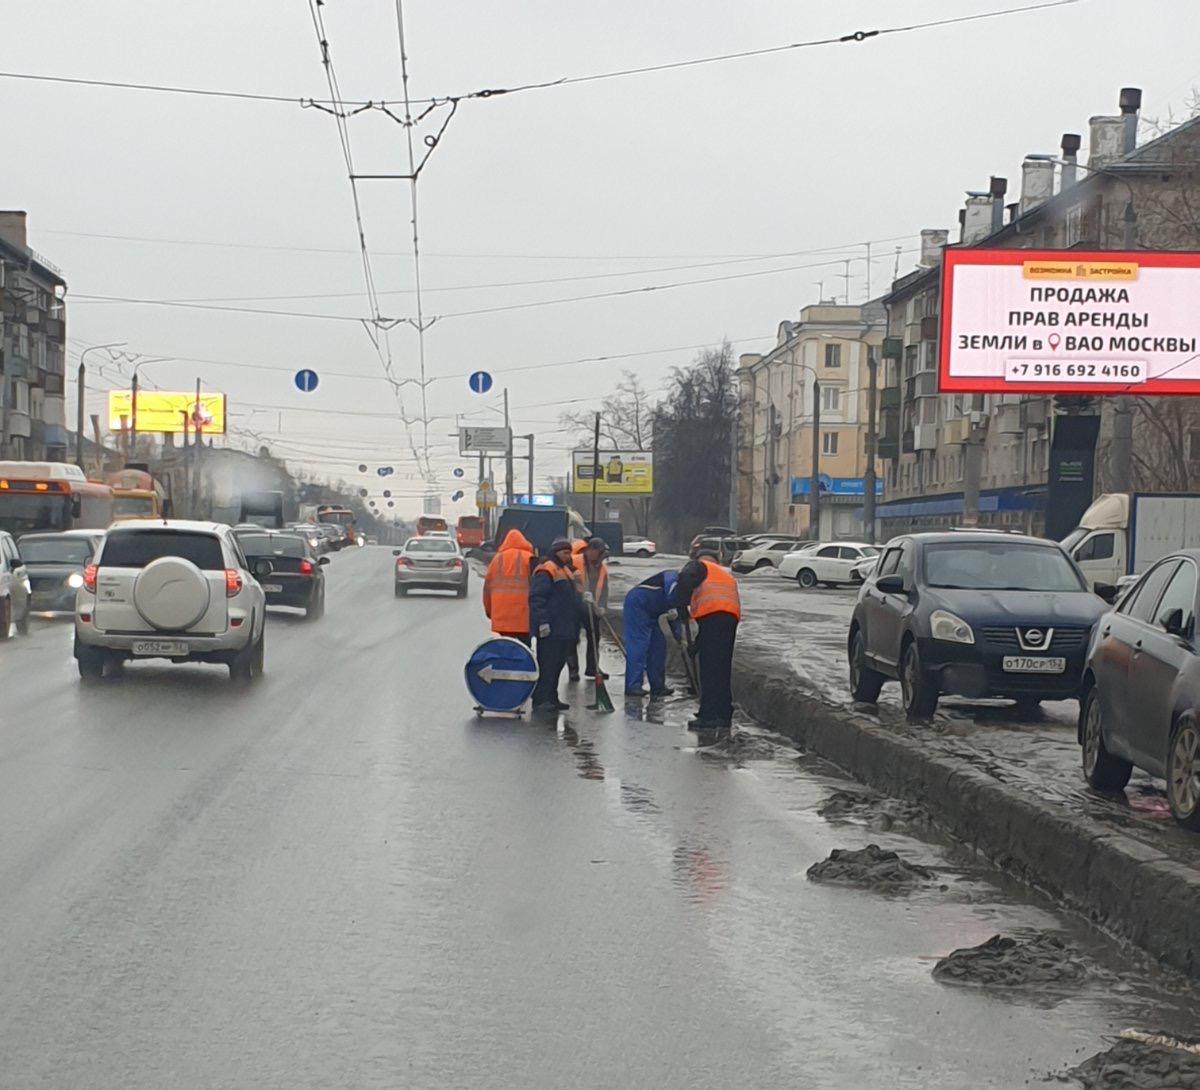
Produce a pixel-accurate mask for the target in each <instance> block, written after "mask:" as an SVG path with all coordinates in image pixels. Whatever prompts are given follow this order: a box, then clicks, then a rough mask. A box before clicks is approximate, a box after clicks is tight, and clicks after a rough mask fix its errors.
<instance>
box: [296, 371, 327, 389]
mask: <svg viewBox="0 0 1200 1090" xmlns="http://www.w3.org/2000/svg"><path fill="white" fill-rule="evenodd" d="M295 380H296V389H297V390H299V391H301V392H302V393H305V394H311V393H312V392H313V390H315V389H316V388H317V383H319V382H320V381H321V380H320V378H318V377H317V373H316V371H310V370H309V369H308V368H307V367H305V368H304V369H303V370H302V371H297V372H296V375H295Z"/></svg>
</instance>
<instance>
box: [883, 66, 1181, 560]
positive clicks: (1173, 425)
mask: <svg viewBox="0 0 1200 1090" xmlns="http://www.w3.org/2000/svg"><path fill="white" fill-rule="evenodd" d="M1140 105H1141V93H1140V92H1139V91H1137V90H1136V89H1133V88H1126V89H1124V90H1123V91H1122V92H1121V96H1120V111H1121V112H1120V114H1119V115H1114V116H1097V117H1093V118H1091V119H1090V121H1089V125H1090V135H1089V146H1090V149H1091V151H1090V157H1089V160H1088V163H1087V164H1086V165H1084V164H1082V163H1079V162H1078V161H1077V158H1076V156H1077V152H1078V150H1079V148H1080V146H1081V142H1082V141H1081V138H1080V136H1079V135H1077V134H1074V133H1066V134H1064V135H1063V136H1062V139H1061V144H1060V153H1059V154H1058V155H1054V156H1051V155H1046V154H1040V153H1039V154H1031V155H1029V156H1027V157H1026V159H1025V161H1024V163H1023V165H1022V170H1021V193H1020V196H1019V198H1018V200H1017V201H1016V202H1014V203H1011V204H1007V205H1006V204H1005V203H1004V197H1005V193H1006V191H1007V182H1006V180H1005V179H1003V178H992V179H991V182H990V185H989V187H988V189H987V190H986V191H978V192H970V193H968V194H967V198H966V202H965V206H964V207H963V208H962V209H961V210H960V212H959V224H960V236H959V245H961V246H985V247H1003V248H1021V249H1029V248H1044V249H1063V250H1069V249H1073V248H1079V249H1122V248H1126V249H1151V248H1153V249H1159V248H1161V249H1180V250H1184V249H1188V250H1194V249H1197V248H1200V213H1198V212H1196V211H1194V209H1197V208H1200V200H1198V198H1200V118H1193V119H1192V120H1191V121H1187V122H1185V123H1183V124H1182V125H1179V126H1177V127H1176V128H1174V129H1171V130H1170V131H1168V132H1165V133H1163V134H1162V135H1160V136H1158V137H1157V138H1156V139H1153V140H1151V141H1148V142H1146V143H1144V144H1142V145H1141V146H1138V145H1137V142H1136V136H1137V131H1138V113H1139V109H1140ZM1056 180H1057V182H1058V185H1057V190H1056V185H1055V183H1056ZM947 237H948V233H947V232H945V231H924V232H922V247H921V266H920V268H918V269H917V270H915V271H914V272H911V273H909V274H907V275H906V276H903V277H901V278H900V279H898V280H896V281H895V282H894V283H893V285H892V290H891V291H890V292H889V293H888V294H887V295H886V296H885V297H884V299H883V303H884V305H885V307H886V309H887V338H886V340H885V342H884V347H883V357H884V365H883V368H882V373H881V378H880V385H881V393H880V411H881V422H880V442H879V454H880V457H881V458H883V459H885V464H886V474H885V479H886V500H885V502H882V503H881V504H880V505H879V508H878V515H879V519H880V535H881V539H883V540H886V539H887V538H888V537H892V536H895V535H896V534H899V533H906V532H910V531H915V530H924V529H937V528H940V527H944V526H948V525H958V524H960V523H964V522H966V523H974V524H977V525H980V526H985V527H987V526H992V527H1004V528H1011V529H1019V530H1024V531H1026V532H1031V533H1047V532H1048V533H1051V534H1052V536H1053V535H1054V534H1056V533H1057V532H1060V530H1061V526H1062V525H1063V524H1066V525H1068V528H1069V525H1070V524H1071V522H1072V518H1073V517H1074V514H1073V513H1072V512H1065V511H1064V510H1063V509H1062V508H1063V504H1062V502H1061V500H1060V499H1056V498H1055V495H1054V487H1053V486H1054V484H1055V481H1054V480H1053V476H1054V475H1053V473H1052V469H1051V467H1052V464H1053V462H1054V458H1055V455H1054V452H1055V450H1056V449H1057V448H1056V446H1055V444H1056V442H1059V441H1060V440H1061V441H1062V443H1063V444H1067V443H1077V442H1078V439H1077V438H1073V437H1072V433H1078V432H1079V431H1080V427H1079V425H1080V424H1082V423H1085V421H1081V420H1080V419H1079V418H1081V417H1083V418H1090V420H1091V421H1092V423H1091V425H1090V426H1091V427H1092V428H1093V429H1094V432H1095V433H1098V436H1099V439H1098V441H1093V440H1089V442H1094V446H1095V461H1096V470H1095V480H1094V481H1093V482H1092V486H1093V488H1092V490H1093V491H1104V490H1107V489H1108V488H1110V487H1111V483H1110V481H1109V480H1108V479H1106V476H1107V474H1108V467H1107V465H1106V461H1107V459H1106V451H1107V446H1108V442H1109V435H1110V434H1111V423H1112V417H1113V408H1114V405H1113V399H1111V398H1078V397H1075V398H1057V399H1056V398H1054V397H1049V396H1045V395H1020V394H955V395H939V393H938V390H937V359H938V316H939V313H940V309H941V305H940V288H941V267H940V266H941V251H942V249H943V247H944V245H945V243H946V241H947ZM1168 401H1169V402H1170V403H1171V404H1170V410H1169V412H1162V411H1158V410H1156V405H1159V406H1161V405H1162V404H1163V403H1164V402H1168ZM1067 417H1072V418H1075V419H1073V420H1072V421H1071V422H1070V426H1068V425H1067V424H1064V419H1065V418H1067ZM1164 419H1166V420H1167V424H1165V425H1164V423H1163V421H1164ZM1083 430H1085V431H1086V430H1087V429H1086V428H1084V429H1083ZM1134 432H1135V454H1134V487H1135V488H1143V489H1151V490H1153V489H1166V490H1189V489H1194V488H1196V487H1198V486H1200V399H1196V398H1179V397H1175V398H1170V399H1164V398H1138V399H1136V402H1135V408H1134ZM1192 436H1196V437H1197V438H1196V439H1195V440H1193V439H1192ZM1181 453H1182V455H1183V456H1182V457H1181V456H1180V455H1181ZM1087 462H1088V464H1089V472H1090V464H1091V452H1090V451H1089V452H1088V458H1087ZM1071 464H1072V465H1073V466H1075V467H1076V468H1075V469H1074V470H1073V472H1075V473H1078V466H1079V464H1080V463H1079V461H1078V460H1077V459H1072V463H1071ZM1075 491H1076V492H1077V491H1078V490H1075ZM1084 498H1086V497H1084ZM1072 502H1073V503H1080V502H1083V500H1082V499H1080V498H1079V497H1078V496H1077V495H1076V496H1075V497H1073V499H1072ZM1048 507H1049V508H1050V509H1052V511H1053V514H1052V517H1051V519H1050V521H1049V524H1048V522H1047V517H1046V512H1047V509H1048Z"/></svg>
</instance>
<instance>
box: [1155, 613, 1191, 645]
mask: <svg viewBox="0 0 1200 1090" xmlns="http://www.w3.org/2000/svg"><path fill="white" fill-rule="evenodd" d="M1158 623H1159V624H1160V625H1162V627H1163V628H1165V629H1166V630H1167V633H1168V634H1169V635H1172V636H1179V637H1181V638H1182V637H1184V636H1186V635H1187V633H1186V632H1185V631H1184V628H1183V610H1182V609H1180V608H1179V607H1178V606H1177V607H1176V608H1175V609H1164V610H1163V611H1162V616H1160V617H1159V618H1158Z"/></svg>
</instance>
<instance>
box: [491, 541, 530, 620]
mask: <svg viewBox="0 0 1200 1090" xmlns="http://www.w3.org/2000/svg"><path fill="white" fill-rule="evenodd" d="M514 535H515V536H514ZM532 559H533V546H532V545H530V544H529V542H528V541H526V540H525V538H524V536H523V535H521V534H519V533H518V532H517V531H515V530H514V531H510V533H509V536H508V537H506V538H505V540H504V544H503V545H502V546H501V548H500V551H499V552H498V553H497V554H496V555H495V556H494V557H492V562H491V563H490V564H489V565H488V570H487V574H486V575H485V576H484V577H483V611H484V613H486V614H487V615H488V617H489V618H490V619H491V622H492V631H493V632H504V633H508V634H511V635H527V634H528V632H529V562H530V560H532Z"/></svg>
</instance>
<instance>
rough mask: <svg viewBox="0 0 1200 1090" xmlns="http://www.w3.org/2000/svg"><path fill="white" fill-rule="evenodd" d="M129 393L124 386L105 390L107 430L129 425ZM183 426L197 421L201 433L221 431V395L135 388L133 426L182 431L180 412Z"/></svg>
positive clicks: (143, 429) (144, 429)
mask: <svg viewBox="0 0 1200 1090" xmlns="http://www.w3.org/2000/svg"><path fill="white" fill-rule="evenodd" d="M132 406H133V396H132V394H131V393H130V391H128V390H109V391H108V430H109V431H115V432H119V431H122V430H123V429H125V428H130V427H132V426H133V424H134V421H133V411H132ZM185 415H186V416H187V430H188V431H195V430H196V425H197V423H199V425H200V429H201V431H202V432H203V433H205V434H208V435H224V434H225V395H224V394H209V393H202V394H201V395H200V400H199V402H197V401H196V395H195V394H194V393H188V394H180V393H165V392H164V391H162V390H138V399H137V430H138V431H140V432H160V433H164V432H170V433H171V434H173V435H182V434H183V430H184V422H183V419H184V416H185Z"/></svg>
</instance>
